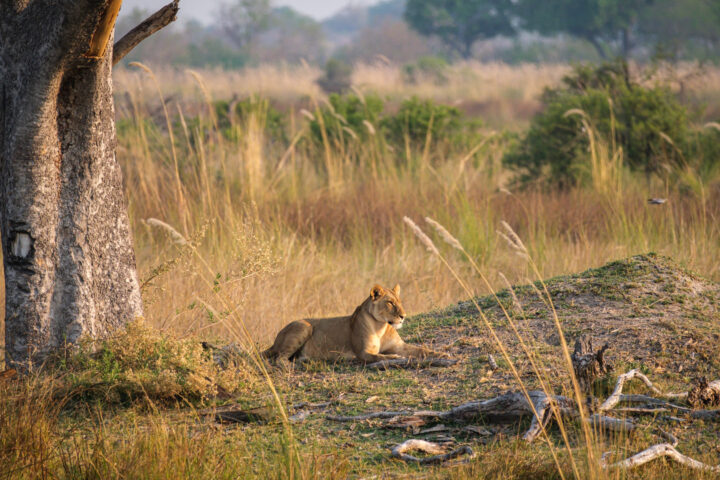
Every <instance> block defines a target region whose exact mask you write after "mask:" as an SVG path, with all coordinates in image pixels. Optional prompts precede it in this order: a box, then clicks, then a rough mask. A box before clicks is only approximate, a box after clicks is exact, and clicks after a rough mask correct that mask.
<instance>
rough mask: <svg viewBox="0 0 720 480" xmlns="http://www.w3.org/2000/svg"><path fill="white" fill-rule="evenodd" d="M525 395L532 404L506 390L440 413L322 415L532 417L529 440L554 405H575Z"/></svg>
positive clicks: (349, 419)
mask: <svg viewBox="0 0 720 480" xmlns="http://www.w3.org/2000/svg"><path fill="white" fill-rule="evenodd" d="M528 396H529V397H530V400H531V401H532V405H531V404H530V403H529V402H528V400H527V398H526V397H525V395H524V394H522V393H519V392H509V393H505V394H503V395H500V396H498V397H495V398H491V399H489V400H483V401H479V402H469V403H465V404H463V405H460V406H457V407H455V408H452V409H450V410H448V411H444V412H442V411H440V412H438V411H433V410H420V411H411V410H402V411H389V412H382V411H381V412H371V413H365V414H362V415H354V416H337V415H328V416H326V417H325V418H327V419H328V420H331V421H335V422H360V421H364V420H371V419H393V418H396V417H410V416H413V417H426V418H435V419H448V420H453V421H472V420H474V419H477V418H483V419H485V420H487V421H489V422H497V423H510V422H514V421H518V420H521V419H523V418H527V417H532V421H531V423H530V428H529V429H528V430H527V432H526V433H525V435H524V436H523V438H524V439H525V440H526V441H527V442H532V441H533V440H534V439H535V438H537V436H538V435H539V434H540V433H541V432H542V430H543V428H544V427H545V426H546V425H547V424H548V422H549V421H550V420H551V419H552V417H553V413H552V412H553V409H554V408H557V409H558V410H559V411H562V410H572V409H574V408H575V404H574V402H573V401H572V400H571V399H569V398H567V397H562V396H553V397H549V396H547V395H546V394H545V393H544V392H541V391H531V392H528ZM535 411H536V412H537V413H538V416H537V417H536V416H535V413H534V412H535ZM538 418H540V421H538Z"/></svg>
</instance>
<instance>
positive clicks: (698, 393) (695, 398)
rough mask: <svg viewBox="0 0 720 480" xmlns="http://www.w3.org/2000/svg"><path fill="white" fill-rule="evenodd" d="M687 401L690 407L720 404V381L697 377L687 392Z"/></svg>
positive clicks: (716, 405)
mask: <svg viewBox="0 0 720 480" xmlns="http://www.w3.org/2000/svg"><path fill="white" fill-rule="evenodd" d="M687 402H688V404H689V405H690V406H691V407H692V408H702V407H718V406H720V381H718V380H715V381H714V382H708V381H707V379H706V378H699V379H698V380H697V381H696V383H695V386H693V388H692V389H690V391H689V392H688V397H687Z"/></svg>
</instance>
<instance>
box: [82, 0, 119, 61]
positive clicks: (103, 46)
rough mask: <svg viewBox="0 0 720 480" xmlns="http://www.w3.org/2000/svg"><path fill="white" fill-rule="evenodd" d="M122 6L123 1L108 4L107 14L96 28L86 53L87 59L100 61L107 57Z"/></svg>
mask: <svg viewBox="0 0 720 480" xmlns="http://www.w3.org/2000/svg"><path fill="white" fill-rule="evenodd" d="M121 5H122V0H110V1H109V2H108V4H107V6H106V7H105V12H103V14H102V16H101V17H100V21H99V22H98V24H97V25H96V26H95V31H94V32H93V35H92V38H91V39H90V48H89V49H88V51H87V52H85V57H87V58H92V59H99V58H102V57H104V56H105V50H107V44H108V42H109V41H110V35H112V32H113V29H114V28H115V20H117V16H118V13H119V12H120V6H121Z"/></svg>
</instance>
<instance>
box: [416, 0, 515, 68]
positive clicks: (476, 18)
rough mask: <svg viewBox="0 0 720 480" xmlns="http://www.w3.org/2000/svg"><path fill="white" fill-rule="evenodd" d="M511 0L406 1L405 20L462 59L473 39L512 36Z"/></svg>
mask: <svg viewBox="0 0 720 480" xmlns="http://www.w3.org/2000/svg"><path fill="white" fill-rule="evenodd" d="M512 15H513V2H512V0H441V1H437V0H408V2H407V5H406V7H405V20H406V21H407V22H408V24H409V25H410V26H411V27H412V28H413V29H414V30H416V31H417V32H418V33H420V34H422V35H428V36H437V37H439V38H440V40H442V41H443V42H444V43H445V44H446V45H447V46H448V47H450V48H451V49H452V50H453V51H455V52H456V53H458V54H460V55H461V56H462V57H463V58H469V57H470V56H471V54H472V46H473V45H474V44H475V42H476V41H478V40H482V39H488V38H493V37H497V36H499V35H512V34H514V33H515V29H514V27H513V24H512Z"/></svg>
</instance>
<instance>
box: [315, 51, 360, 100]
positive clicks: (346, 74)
mask: <svg viewBox="0 0 720 480" xmlns="http://www.w3.org/2000/svg"><path fill="white" fill-rule="evenodd" d="M351 77H352V67H351V66H350V65H349V64H347V63H345V62H343V61H342V60H339V59H337V58H331V59H330V60H328V61H327V63H326V64H325V74H324V75H323V76H322V77H320V78H319V79H318V81H317V84H318V85H319V86H320V88H322V89H323V91H324V92H325V93H343V92H346V91H347V90H349V89H350V85H351V84H352V78H351Z"/></svg>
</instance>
